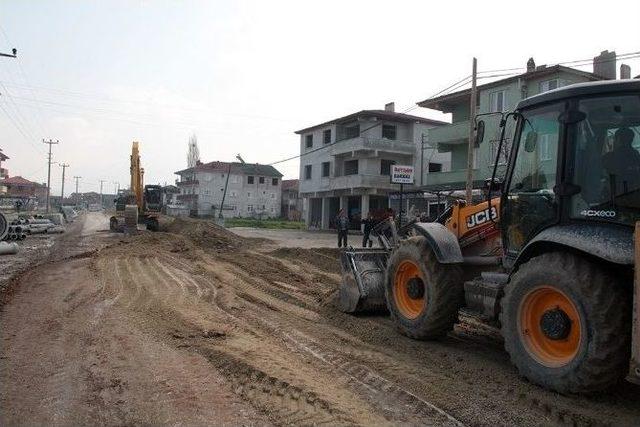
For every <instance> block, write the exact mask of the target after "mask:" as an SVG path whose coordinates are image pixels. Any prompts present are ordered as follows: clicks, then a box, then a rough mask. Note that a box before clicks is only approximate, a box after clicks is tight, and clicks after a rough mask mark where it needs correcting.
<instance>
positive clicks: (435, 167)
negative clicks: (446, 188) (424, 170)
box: [429, 163, 442, 172]
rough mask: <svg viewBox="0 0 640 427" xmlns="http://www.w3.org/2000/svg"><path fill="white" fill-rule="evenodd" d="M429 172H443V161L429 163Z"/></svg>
mask: <svg viewBox="0 0 640 427" xmlns="http://www.w3.org/2000/svg"><path fill="white" fill-rule="evenodd" d="M429 172H442V163H429Z"/></svg>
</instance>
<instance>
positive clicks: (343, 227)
mask: <svg viewBox="0 0 640 427" xmlns="http://www.w3.org/2000/svg"><path fill="white" fill-rule="evenodd" d="M377 222H378V221H376V220H375V218H374V217H373V215H372V214H371V212H369V213H368V214H367V216H366V217H365V218H364V219H363V220H362V224H363V225H364V229H363V233H364V234H363V236H362V247H363V248H366V247H367V246H368V247H371V246H372V245H373V241H372V240H371V231H372V230H373V227H375V225H376V224H377ZM349 225H350V223H349V216H348V215H347V213H346V212H345V210H344V209H340V211H338V215H337V216H336V229H337V230H338V247H339V248H342V247H344V248H346V247H347V240H348V236H349Z"/></svg>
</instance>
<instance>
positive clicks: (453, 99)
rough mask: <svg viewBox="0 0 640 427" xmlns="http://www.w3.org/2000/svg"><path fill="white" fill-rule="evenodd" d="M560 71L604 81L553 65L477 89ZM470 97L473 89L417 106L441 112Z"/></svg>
mask: <svg viewBox="0 0 640 427" xmlns="http://www.w3.org/2000/svg"><path fill="white" fill-rule="evenodd" d="M560 71H564V72H567V73H571V74H575V75H579V76H582V77H586V78H588V79H591V80H602V79H603V78H602V77H600V76H598V75H596V74H593V73H589V72H587V71H582V70H576V69H575V68H571V67H565V66H562V65H553V66H551V67H546V66H540V67H538V68H536V69H535V70H533V71H528V72H526V73H522V74H518V75H515V76H511V77H507V78H506V79H501V80H496V81H493V82H490V83H485V84H483V85H479V86H477V89H478V90H479V91H480V90H485V89H491V88H492V87H497V86H502V85H504V84H506V83H510V82H513V81H517V80H519V79H525V80H530V79H536V78H539V77H544V76H547V75H551V74H555V73H557V72H560ZM469 96H471V88H469V89H464V90H460V91H457V92H453V93H449V94H446V95H441V96H437V97H435V98H429V99H425V100H424V101H420V102H418V103H417V104H418V105H419V106H421V107H424V108H433V109H434V110H441V109H442V108H444V105H446V104H457V103H458V102H463V101H464V100H466V99H467V98H469ZM443 104H444V105H443Z"/></svg>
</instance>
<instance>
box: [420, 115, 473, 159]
mask: <svg viewBox="0 0 640 427" xmlns="http://www.w3.org/2000/svg"><path fill="white" fill-rule="evenodd" d="M468 142H469V120H463V121H461V122H457V123H453V124H450V125H446V126H440V127H437V128H433V129H429V145H431V146H435V145H436V144H437V145H439V147H438V148H439V150H438V151H441V152H444V151H450V150H447V147H442V145H455V144H466V143H468Z"/></svg>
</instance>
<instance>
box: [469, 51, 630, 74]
mask: <svg viewBox="0 0 640 427" xmlns="http://www.w3.org/2000/svg"><path fill="white" fill-rule="evenodd" d="M639 57H640V51H637V52H627V53H621V54H619V55H616V56H615V58H612V59H605V60H602V61H599V63H601V64H605V63H608V62H614V61H619V60H625V59H635V58H639ZM593 59H594V58H587V59H576V60H572V61H563V62H557V63H555V64H553V65H574V66H578V67H579V66H583V65H584V66H586V65H591V64H593ZM582 63H584V64H582ZM576 64H581V65H576ZM524 69H526V67H516V68H502V69H496V70H485V71H478V74H486V73H501V72H505V71H520V70H524Z"/></svg>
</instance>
